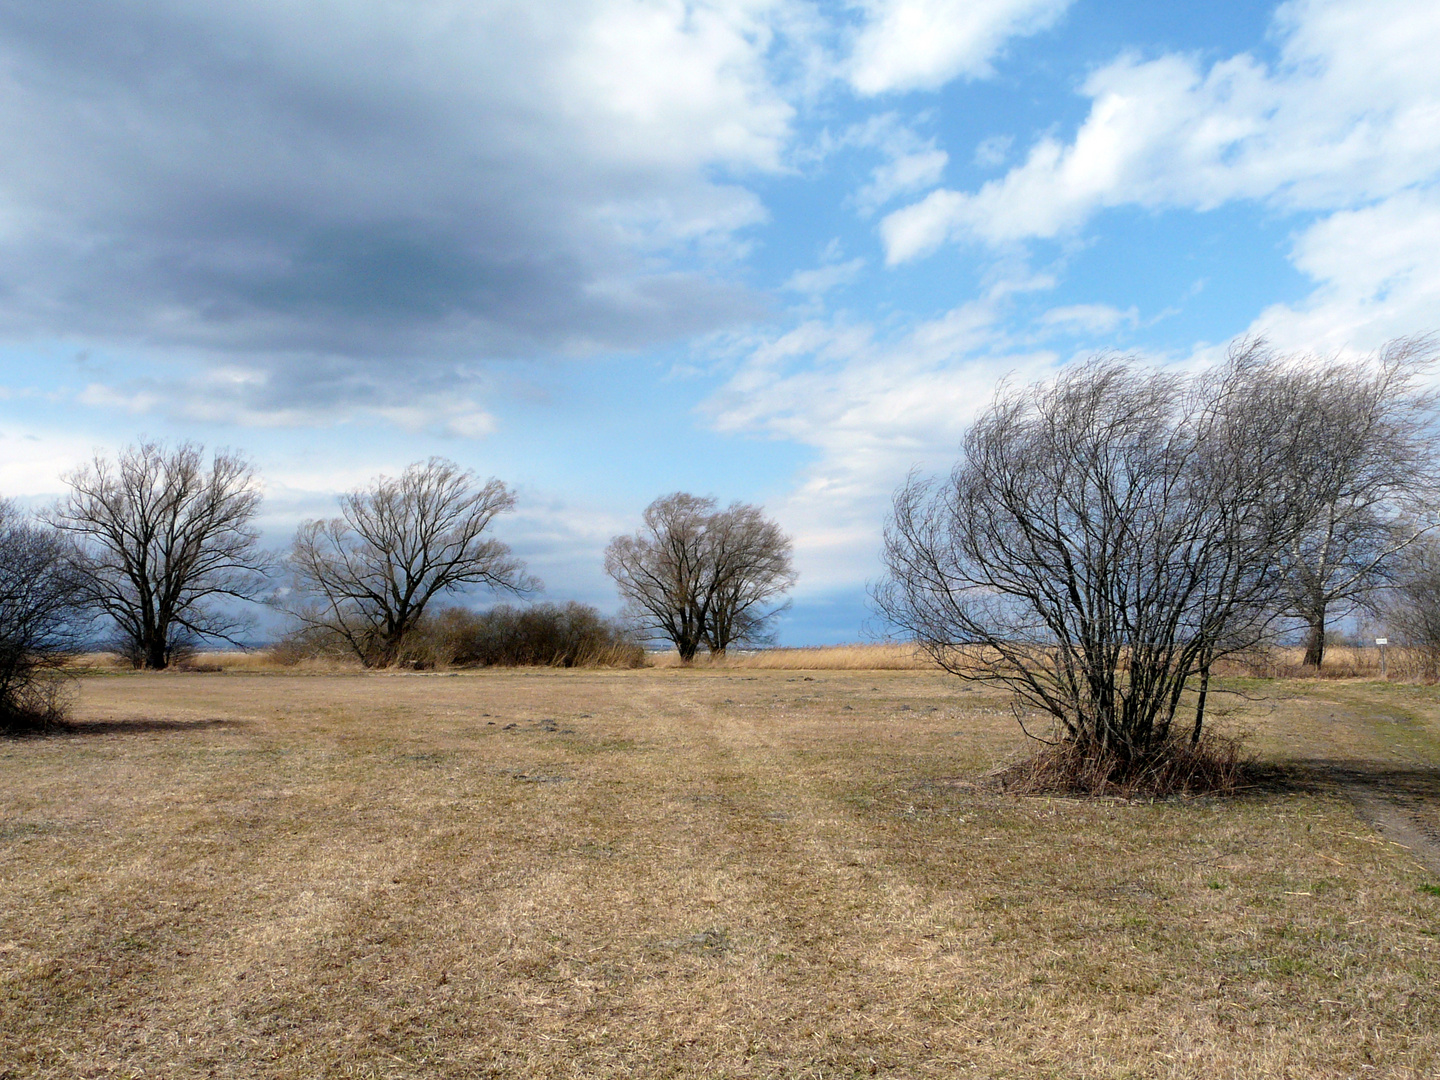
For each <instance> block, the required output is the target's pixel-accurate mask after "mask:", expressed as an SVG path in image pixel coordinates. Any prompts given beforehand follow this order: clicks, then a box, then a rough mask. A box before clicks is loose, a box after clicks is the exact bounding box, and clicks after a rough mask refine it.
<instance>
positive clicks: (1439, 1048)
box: [0, 668, 1440, 1080]
mask: <svg viewBox="0 0 1440 1080" xmlns="http://www.w3.org/2000/svg"><path fill="white" fill-rule="evenodd" d="M1331 686H1332V684H1323V683H1315V682H1309V683H1305V684H1286V685H1282V686H1280V687H1278V690H1279V691H1280V692H1281V694H1282V695H1283V700H1270V701H1268V702H1263V703H1258V704H1257V703H1251V702H1247V701H1245V700H1244V699H1242V698H1239V697H1235V698H1225V697H1222V698H1221V704H1220V706H1219V707H1220V709H1221V711H1225V710H1229V712H1230V715H1229V717H1228V718H1227V722H1228V723H1229V724H1231V725H1232V726H1233V725H1235V724H1246V725H1249V726H1251V727H1253V728H1254V729H1255V731H1256V736H1255V740H1254V744H1255V745H1256V746H1257V747H1258V748H1259V749H1260V751H1261V752H1263V753H1264V754H1265V755H1266V756H1267V758H1269V759H1270V760H1272V761H1279V760H1281V759H1285V758H1307V757H1325V756H1339V757H1343V758H1345V759H1346V760H1354V761H1367V760H1372V759H1373V760H1374V761H1376V762H1378V763H1380V764H1387V763H1388V764H1389V765H1393V764H1394V763H1395V762H1396V761H1399V760H1401V756H1405V755H1408V757H1405V760H1415V761H1423V762H1427V763H1428V764H1427V765H1426V766H1425V767H1427V768H1430V769H1432V771H1433V767H1434V765H1435V764H1436V763H1440V738H1437V732H1440V719H1437V717H1440V704H1437V695H1436V693H1435V691H1433V690H1427V689H1422V688H1416V687H1409V688H1400V687H1372V688H1368V689H1367V688H1366V687H1364V686H1362V685H1360V684H1333V686H1334V693H1333V694H1332V693H1331V689H1330V688H1331ZM1241 689H1244V687H1241ZM1317 694H1322V695H1330V696H1320V697H1317V696H1316V695H1317ZM1022 745H1023V744H1022V743H1021V742H1020V740H1019V739H1018V737H1017V734H1016V732H1015V730H1014V728H1013V726H1012V721H1011V720H1010V719H1009V713H1008V710H1007V709H1006V708H1005V703H1004V700H1003V699H1002V698H1000V697H998V696H996V695H992V694H990V693H987V692H982V691H977V690H967V689H965V688H964V687H963V686H962V685H961V684H959V683H958V682H957V681H956V680H954V679H950V678H946V677H943V676H940V675H937V674H932V673H925V672H882V673H872V672H863V673H862V672H850V671H844V670H839V671H816V672H815V673H814V674H813V675H800V674H796V673H787V672H784V671H766V670H747V669H744V668H741V669H738V670H730V669H729V668H725V669H720V670H708V671H707V670H691V671H675V670H664V669H661V670H642V671H633V672H565V671H551V670H530V671H515V672H487V673H481V674H460V675H448V676H447V675H416V674H398V673H391V674H359V673H353V674H336V675H313V676H309V677H303V678H299V677H281V676H276V675H273V674H264V675H254V674H242V673H236V672H235V671H233V670H232V671H229V672H224V673H211V674H189V675H185V674H160V675H132V674H125V675H119V676H109V677H94V678H87V679H85V680H83V683H82V693H81V699H80V702H79V704H78V706H77V723H76V724H75V726H74V729H73V731H72V732H71V733H70V734H68V735H66V736H63V737H56V738H49V739H39V740H26V741H20V742H9V743H0V770H3V773H0V775H3V776H4V777H5V783H4V785H3V788H0V799H3V805H0V881H4V882H5V887H4V889H3V890H0V1074H3V1075H8V1076H9V1077H13V1078H18V1077H26V1078H29V1077H46V1078H51V1077H53V1078H61V1077H63V1078H67V1080H68V1078H73V1077H78V1078H91V1077H102V1076H140V1075H147V1076H164V1077H209V1076H214V1077H341V1076H365V1077H382V1076H384V1077H427V1078H428V1077H457V1078H459V1077H466V1078H469V1077H484V1076H496V1077H498V1076H505V1077H563V1076H585V1077H622V1076H624V1077H662V1076H664V1077H681V1076H685V1077H688V1076H726V1077H755V1078H759V1077H816V1078H818V1077H822V1076H824V1077H835V1076H851V1077H853V1076H870V1075H889V1076H894V1077H906V1078H909V1077H947V1078H948V1077H954V1076H957V1075H958V1076H964V1075H975V1076H987V1077H998V1076H1008V1077H1083V1078H1091V1077H1094V1078H1101V1077H1104V1078H1118V1077H1205V1078H1207V1080H1208V1078H1216V1077H1231V1078H1239V1077H1260V1076H1263V1077H1295V1078H1300V1077H1306V1078H1309V1077H1342V1076H1343V1077H1350V1076H1357V1075H1365V1076H1388V1077H1417V1078H1418V1077H1424V1076H1433V1075H1435V1074H1436V1071H1437V1069H1440V992H1437V989H1436V987H1437V985H1440V962H1437V960H1440V952H1437V939H1436V930H1435V928H1436V926H1437V916H1440V897H1437V896H1435V895H1432V894H1431V893H1430V892H1426V891H1424V890H1423V889H1422V886H1430V885H1433V884H1434V878H1433V877H1431V876H1430V875H1428V874H1426V873H1424V872H1422V871H1421V870H1420V869H1418V868H1417V867H1416V866H1415V865H1414V863H1413V860H1412V859H1411V858H1410V856H1409V855H1408V853H1407V852H1406V851H1404V850H1402V849H1400V848H1398V847H1396V846H1394V845H1390V844H1387V843H1385V842H1384V841H1383V840H1381V839H1380V838H1379V837H1377V836H1376V835H1375V834H1374V833H1373V832H1371V831H1370V830H1369V829H1368V828H1366V827H1364V826H1363V825H1361V824H1360V823H1358V822H1357V821H1356V819H1355V816H1354V813H1353V812H1352V810H1351V808H1350V806H1349V804H1348V803H1347V802H1346V801H1345V800H1344V799H1343V798H1341V797H1340V796H1339V795H1338V794H1335V793H1333V792H1331V791H1329V790H1327V789H1325V788H1324V787H1323V785H1316V784H1314V783H1300V782H1298V781H1297V783H1296V784H1293V785H1289V786H1286V785H1280V786H1277V787H1276V788H1275V789H1274V790H1272V791H1270V792H1268V793H1266V792H1257V793H1254V794H1252V795H1251V796H1250V797H1248V798H1244V799H1240V800H1232V801H1228V802H1215V801H1207V800H1198V801H1182V802H1161V803H1122V802H1095V801H1081V800H1070V799H1056V798H1032V799H1016V798H1013V797H1008V796H1002V795H998V794H996V793H994V792H993V791H990V790H988V789H987V788H986V787H985V786H984V785H983V784H982V783H979V781H980V780H981V778H982V777H983V776H984V774H985V773H986V772H987V770H989V769H991V768H992V767H993V766H994V764H995V763H996V762H997V761H999V760H1002V759H1005V758H1006V757H1008V756H1010V755H1013V754H1014V753H1016V751H1017V750H1018V749H1020V748H1021V746H1022ZM1397 755H1399V756H1397ZM1377 767H1378V766H1377ZM1292 768H1293V769H1295V770H1300V771H1298V772H1296V773H1295V775H1296V776H1297V777H1303V776H1304V775H1310V774H1309V773H1306V772H1305V771H1304V767H1302V764H1301V763H1298V762H1297V763H1295V764H1294V765H1292Z"/></svg>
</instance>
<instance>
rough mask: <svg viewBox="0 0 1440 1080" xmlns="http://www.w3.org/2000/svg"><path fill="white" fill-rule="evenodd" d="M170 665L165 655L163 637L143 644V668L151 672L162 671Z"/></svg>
mask: <svg viewBox="0 0 1440 1080" xmlns="http://www.w3.org/2000/svg"><path fill="white" fill-rule="evenodd" d="M169 664H170V657H168V656H166V655H165V639H164V638H163V637H158V636H157V637H154V638H151V639H150V640H149V641H148V642H146V644H145V666H146V667H147V668H149V669H150V670H151V671H164V670H165V668H166V667H168V666H169Z"/></svg>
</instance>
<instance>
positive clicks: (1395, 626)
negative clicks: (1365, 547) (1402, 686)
mask: <svg viewBox="0 0 1440 1080" xmlns="http://www.w3.org/2000/svg"><path fill="white" fill-rule="evenodd" d="M1398 562H1399V565H1398V567H1397V568H1396V571H1395V573H1394V575H1393V579H1392V582H1391V588H1390V589H1389V590H1387V593H1386V598H1385V603H1384V613H1385V624H1386V626H1387V627H1389V628H1390V632H1391V633H1392V634H1393V635H1394V638H1395V643H1396V644H1397V645H1400V646H1403V647H1404V649H1403V653H1402V655H1400V656H1397V657H1396V660H1397V661H1398V664H1397V666H1399V667H1400V669H1401V670H1402V671H1404V670H1406V669H1407V668H1408V669H1409V672H1411V673H1413V677H1418V678H1421V679H1424V680H1425V681H1427V682H1434V681H1436V679H1440V538H1437V537H1435V536H1434V535H1433V534H1431V535H1427V536H1425V537H1424V538H1423V539H1421V540H1419V541H1418V542H1416V543H1415V544H1412V545H1411V546H1410V547H1409V548H1408V549H1407V550H1406V551H1405V552H1403V554H1402V555H1401V557H1400V559H1399V560H1398ZM1394 651H1395V652H1397V653H1398V652H1401V650H1394ZM1407 654H1408V655H1407ZM1397 673H1398V672H1397Z"/></svg>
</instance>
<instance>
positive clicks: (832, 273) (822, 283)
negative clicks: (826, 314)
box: [784, 259, 865, 296]
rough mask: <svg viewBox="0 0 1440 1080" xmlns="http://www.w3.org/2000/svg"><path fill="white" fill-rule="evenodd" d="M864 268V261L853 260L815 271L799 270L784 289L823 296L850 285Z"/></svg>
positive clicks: (818, 267) (828, 265)
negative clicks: (842, 286) (832, 290)
mask: <svg viewBox="0 0 1440 1080" xmlns="http://www.w3.org/2000/svg"><path fill="white" fill-rule="evenodd" d="M864 268H865V260H864V259H851V260H850V261H848V262H840V263H827V264H826V265H824V266H817V267H815V268H814V269H813V270H797V271H796V272H795V273H793V274H791V275H790V277H789V279H788V280H787V281H786V282H785V286H784V287H785V288H786V289H789V290H790V291H791V292H798V293H804V294H806V295H807V296H821V295H823V294H825V293H827V292H829V291H830V290H831V289H834V288H838V287H839V286H841V285H848V284H850V283H851V282H852V281H854V280H855V278H856V277H857V276H859V274H860V271H861V270H863V269H864Z"/></svg>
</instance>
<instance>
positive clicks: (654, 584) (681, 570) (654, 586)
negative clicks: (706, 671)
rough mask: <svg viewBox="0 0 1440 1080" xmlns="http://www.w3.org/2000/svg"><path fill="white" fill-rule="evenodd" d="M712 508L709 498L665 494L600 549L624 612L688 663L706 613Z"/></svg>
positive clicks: (645, 631) (691, 658) (683, 494)
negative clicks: (637, 524)
mask: <svg viewBox="0 0 1440 1080" xmlns="http://www.w3.org/2000/svg"><path fill="white" fill-rule="evenodd" d="M714 508H715V500H714V499H702V498H697V497H696V496H694V495H687V494H685V493H684V492H680V491H677V492H676V493H675V494H673V495H666V496H664V497H663V498H659V499H656V500H655V501H654V502H652V503H651V504H650V505H649V506H647V507H646V508H645V515H644V524H643V525H642V526H641V528H640V530H639V531H638V532H636V533H635V534H634V535H632V536H617V537H615V538H614V539H613V540H611V541H610V546H609V547H608V548H606V549H605V572H606V573H607V574H609V575H610V576H611V577H612V578H614V579H615V584H616V585H617V586H618V587H619V589H620V595H621V596H622V597H624V598H625V601H626V612H627V615H628V616H629V617H630V619H631V620H632V621H633V622H634V624H635V625H636V626H637V627H638V628H639V629H640V630H641V631H643V632H644V633H646V634H648V635H649V636H651V637H660V638H663V639H666V640H668V641H672V642H674V643H675V648H676V649H677V650H679V653H680V659H681V661H682V662H684V663H687V664H688V663H689V662H690V661H691V660H694V659H695V653H696V651H697V650H698V649H699V648H700V643H701V641H702V640H704V637H705V624H706V621H707V619H708V618H709V595H708V586H707V577H708V573H709V568H708V561H707V550H706V549H707V544H706V535H705V527H706V522H707V521H708V519H709V517H710V514H711V512H712V511H713V510H714Z"/></svg>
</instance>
